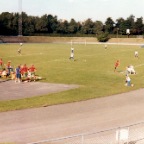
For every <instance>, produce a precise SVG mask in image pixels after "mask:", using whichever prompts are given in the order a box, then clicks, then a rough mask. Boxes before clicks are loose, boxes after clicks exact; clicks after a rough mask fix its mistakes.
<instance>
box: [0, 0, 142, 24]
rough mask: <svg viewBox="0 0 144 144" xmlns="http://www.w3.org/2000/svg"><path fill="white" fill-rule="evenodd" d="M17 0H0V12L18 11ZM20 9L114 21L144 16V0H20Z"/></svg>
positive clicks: (29, 13) (64, 17)
mask: <svg viewBox="0 0 144 144" xmlns="http://www.w3.org/2000/svg"><path fill="white" fill-rule="evenodd" d="M18 3H19V0H0V13H2V12H18V11H19V4H18ZM22 11H24V12H26V13H27V14H28V15H32V16H42V15H44V14H52V15H53V16H57V17H58V19H66V20H68V21H69V20H70V19H71V18H74V19H75V20H76V21H84V20H86V19H88V18H91V19H92V20H93V21H95V20H100V21H102V22H105V20H106V19H107V18H108V17H111V18H112V19H113V20H114V21H115V20H116V19H117V18H120V17H123V18H124V19H126V18H127V17H129V16H130V15H131V14H133V15H134V16H135V18H140V17H144V0H22Z"/></svg>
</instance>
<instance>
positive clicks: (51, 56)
mask: <svg viewBox="0 0 144 144" xmlns="http://www.w3.org/2000/svg"><path fill="white" fill-rule="evenodd" d="M72 47H74V57H75V60H74V61H73V60H69V57H70V49H71V45H70V44H48V43H38V44H27V43H26V44H23V46H22V51H21V55H18V54H17V49H18V48H19V44H0V58H2V59H3V62H4V63H7V61H9V60H10V61H11V62H12V66H13V67H16V66H17V65H19V64H27V65H28V66H30V65H31V64H34V65H35V66H36V68H37V72H36V74H38V75H39V76H41V77H43V78H44V80H42V81H43V82H48V83H64V84H77V85H79V86H80V87H79V88H78V89H73V90H69V91H65V92H60V93H56V94H49V95H44V96H39V97H33V98H27V99H21V100H13V101H0V111H8V110H15V109H24V108H30V107H40V106H43V105H54V104H60V103H68V102H76V101H82V100H87V99H92V98H99V97H104V96H110V95H114V94H118V93H124V92H128V91H131V90H135V89H139V88H142V87H144V49H143V48H140V46H132V45H130V46H128V45H127V46H124V45H108V48H107V49H105V48H104V45H96V44H93V45H89V44H87V45H82V44H73V46H72ZM135 51H138V52H139V58H135V57H134V52H135ZM118 59H119V60H120V66H119V67H118V69H117V72H114V63H115V61H116V60H118ZM130 64H132V65H133V66H134V67H135V70H136V72H137V74H136V75H130V77H131V80H132V83H133V84H134V87H126V86H125V85H124V84H125V70H126V67H127V66H128V65H130Z"/></svg>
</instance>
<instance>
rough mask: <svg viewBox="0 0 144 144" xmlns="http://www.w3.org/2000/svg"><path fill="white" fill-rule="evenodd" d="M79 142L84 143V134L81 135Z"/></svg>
mask: <svg viewBox="0 0 144 144" xmlns="http://www.w3.org/2000/svg"><path fill="white" fill-rule="evenodd" d="M81 144H84V136H83V135H82V137H81Z"/></svg>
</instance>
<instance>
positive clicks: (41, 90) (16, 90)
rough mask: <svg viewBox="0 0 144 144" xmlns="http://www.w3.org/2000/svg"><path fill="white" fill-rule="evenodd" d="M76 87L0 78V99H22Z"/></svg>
mask: <svg viewBox="0 0 144 144" xmlns="http://www.w3.org/2000/svg"><path fill="white" fill-rule="evenodd" d="M77 87H78V86H77V85H67V84H53V83H42V82H27V83H25V82H22V83H15V82H14V81H12V80H10V81H6V80H0V93H1V94H0V101H2V100H15V99H23V98H27V97H33V96H39V95H45V94H50V93H57V92H61V91H65V90H69V89H74V88H77Z"/></svg>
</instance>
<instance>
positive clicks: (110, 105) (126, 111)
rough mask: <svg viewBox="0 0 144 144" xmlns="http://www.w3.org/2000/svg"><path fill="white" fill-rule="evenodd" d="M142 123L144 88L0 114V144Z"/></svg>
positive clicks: (143, 119) (28, 141)
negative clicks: (81, 100)
mask: <svg viewBox="0 0 144 144" xmlns="http://www.w3.org/2000/svg"><path fill="white" fill-rule="evenodd" d="M3 84H4V83H3ZM18 85H19V84H18ZM22 85H23V86H25V84H22ZM26 85H27V84H26ZM32 85H33V84H32ZM16 86H17V84H16ZM142 121H144V89H139V90H135V91H132V92H128V93H123V94H117V95H113V96H109V97H104V98H98V99H93V100H88V101H83V102H76V103H70V104H64V105H55V106H49V107H42V108H33V109H27V110H18V111H11V112H3V113H0V143H1V142H15V143H22V144H23V143H30V142H36V141H41V140H46V139H49V138H57V137H63V136H69V135H75V134H80V133H85V132H92V131H101V130H105V129H110V128H115V127H120V126H125V125H130V124H134V123H138V122H142Z"/></svg>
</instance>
